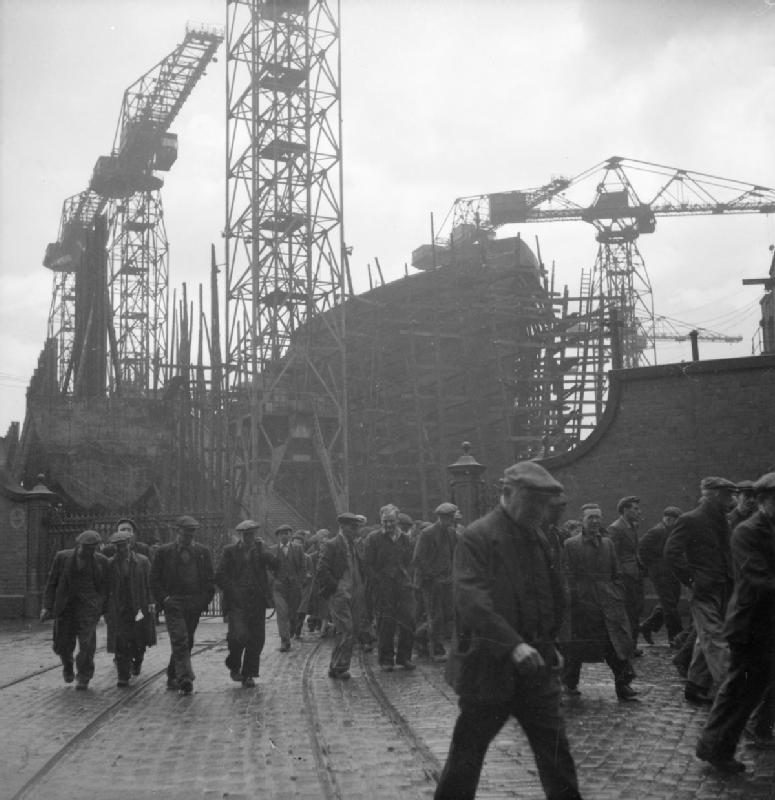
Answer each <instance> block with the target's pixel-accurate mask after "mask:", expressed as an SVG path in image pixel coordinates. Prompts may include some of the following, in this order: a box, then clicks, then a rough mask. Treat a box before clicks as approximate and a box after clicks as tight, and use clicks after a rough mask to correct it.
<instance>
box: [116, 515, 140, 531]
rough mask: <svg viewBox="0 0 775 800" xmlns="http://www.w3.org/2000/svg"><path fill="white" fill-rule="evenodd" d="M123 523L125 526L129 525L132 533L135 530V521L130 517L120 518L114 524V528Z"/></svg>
mask: <svg viewBox="0 0 775 800" xmlns="http://www.w3.org/2000/svg"><path fill="white" fill-rule="evenodd" d="M124 523H126V524H127V525H131V526H132V530H133V531H136V530H137V525H136V524H135V521H134V520H133V519H132V518H131V517H121V519H120V520H119V521H118V522H117V523H116V527H117V528H118V527H120V526H121V525H123V524H124Z"/></svg>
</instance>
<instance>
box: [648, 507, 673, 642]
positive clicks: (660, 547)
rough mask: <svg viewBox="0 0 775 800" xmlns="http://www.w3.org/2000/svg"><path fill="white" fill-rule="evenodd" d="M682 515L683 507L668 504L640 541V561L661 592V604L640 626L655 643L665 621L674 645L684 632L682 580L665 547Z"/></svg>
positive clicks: (658, 603)
mask: <svg viewBox="0 0 775 800" xmlns="http://www.w3.org/2000/svg"><path fill="white" fill-rule="evenodd" d="M680 516H681V509H680V508H677V507H676V506H668V507H667V508H666V509H665V510H664V511H663V512H662V520H661V522H658V523H657V524H656V525H655V526H654V527H653V528H649V530H647V531H646V533H644V534H643V536H641V537H640V541H639V542H638V561H640V563H641V564H642V565H643V568H644V569H645V570H646V572H647V573H648V576H649V578H650V580H651V583H652V585H653V586H654V591H655V592H656V593H657V604H656V605H655V606H654V608H653V609H652V611H651V614H649V615H648V617H647V618H646V619H644V620H643V622H642V623H641V625H640V633H641V635H642V636H643V638H644V639H645V640H646V641H647V642H648V643H649V644H654V639H653V636H652V635H653V634H655V633H656V632H657V631H659V630H660V629H661V628H662V625H663V624H664V626H665V628H666V630H667V640H668V642H669V643H670V646H671V647H673V646H674V643H675V637H676V636H678V634H680V633H681V629H682V627H683V626H682V625H681V617H680V615H679V614H678V602H679V601H680V599H681V581H679V580H678V578H677V577H676V576H675V573H674V572H673V570H672V569H670V567H669V566H668V565H667V563H666V562H665V557H664V550H665V543H666V542H667V537H668V536H669V535H670V531H671V530H672V529H673V526H674V525H675V523H676V520H677V519H678V517H680Z"/></svg>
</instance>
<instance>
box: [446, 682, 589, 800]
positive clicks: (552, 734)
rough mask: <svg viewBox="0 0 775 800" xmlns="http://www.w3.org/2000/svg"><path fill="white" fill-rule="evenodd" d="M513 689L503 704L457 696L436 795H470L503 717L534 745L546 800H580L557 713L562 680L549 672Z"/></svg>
mask: <svg viewBox="0 0 775 800" xmlns="http://www.w3.org/2000/svg"><path fill="white" fill-rule="evenodd" d="M542 675H543V677H542V679H541V680H540V681H538V682H535V683H534V682H531V683H530V684H529V685H526V686H525V687H524V688H522V689H519V688H518V689H517V690H516V691H515V693H514V695H513V697H512V698H511V701H510V702H506V703H503V704H502V705H493V704H490V703H480V702H477V701H475V700H471V699H466V698H461V699H460V715H459V716H458V718H457V722H456V723H455V729H454V731H453V733H452V743H451V745H450V748H449V754H448V755H447V761H446V764H445V765H444V769H443V770H442V773H441V776H440V778H439V783H438V785H437V787H436V793H435V794H434V800H472V798H474V797H475V795H476V788H477V786H478V785H479V776H480V774H481V771H482V764H483V763H484V758H485V755H486V754H487V749H488V747H489V746H490V742H492V740H493V739H494V738H495V736H496V735H497V734H498V731H500V729H501V728H502V727H503V725H504V723H505V722H506V720H507V719H508V718H509V717H510V716H512V717H514V718H515V719H516V721H517V722H518V723H519V725H520V726H521V728H522V730H523V731H524V732H525V735H526V736H527V739H528V742H529V743H530V747H531V749H532V750H533V755H534V757H535V761H536V766H537V767H538V775H539V778H540V780H541V784H542V785H543V788H544V793H545V794H546V797H547V798H549V800H580V798H581V795H580V794H579V789H578V781H577V779H576V767H575V764H574V763H573V757H572V755H571V753H570V747H569V745H568V738H567V736H566V734H565V725H564V723H563V720H562V716H561V714H560V685H559V682H558V680H557V677H556V676H555V675H554V674H553V673H549V672H546V673H542Z"/></svg>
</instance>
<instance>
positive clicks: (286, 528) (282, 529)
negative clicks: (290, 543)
mask: <svg viewBox="0 0 775 800" xmlns="http://www.w3.org/2000/svg"><path fill="white" fill-rule="evenodd" d="M292 530H293V525H279V526H278V527H276V528H275V529H274V532H275V536H276V535H277V534H278V533H285V532H286V531H288V532H289V533H290V532H291V531H292Z"/></svg>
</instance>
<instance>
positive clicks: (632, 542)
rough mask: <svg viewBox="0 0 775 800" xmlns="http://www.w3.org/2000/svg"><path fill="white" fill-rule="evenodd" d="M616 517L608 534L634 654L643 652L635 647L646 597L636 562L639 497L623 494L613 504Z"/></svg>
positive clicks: (638, 565)
mask: <svg viewBox="0 0 775 800" xmlns="http://www.w3.org/2000/svg"><path fill="white" fill-rule="evenodd" d="M616 513H617V514H618V515H619V517H618V518H617V519H616V520H615V521H614V522H612V523H611V524H610V525H609V526H608V530H607V533H608V536H609V537H610V538H611V541H612V542H613V543H614V549H615V550H616V558H617V559H618V560H619V568H620V569H621V572H622V585H623V586H624V607H625V608H626V610H627V618H628V619H629V620H630V630H631V631H632V642H633V654H634V655H636V656H640V655H643V651H642V650H639V649H638V646H637V645H638V632H639V631H640V617H641V614H642V613H643V606H644V603H645V596H644V593H643V575H642V568H641V566H640V564H639V563H638V526H639V525H640V520H641V511H640V498H639V497H635V496H634V495H628V496H627V497H622V499H621V500H619V502H618V503H617V504H616Z"/></svg>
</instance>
